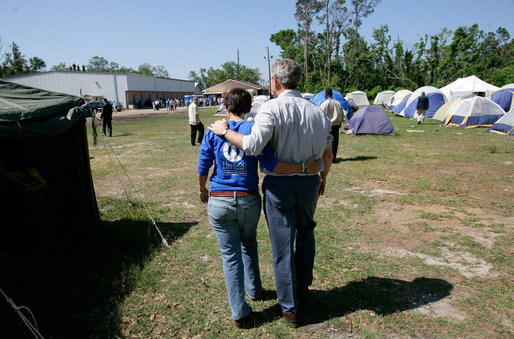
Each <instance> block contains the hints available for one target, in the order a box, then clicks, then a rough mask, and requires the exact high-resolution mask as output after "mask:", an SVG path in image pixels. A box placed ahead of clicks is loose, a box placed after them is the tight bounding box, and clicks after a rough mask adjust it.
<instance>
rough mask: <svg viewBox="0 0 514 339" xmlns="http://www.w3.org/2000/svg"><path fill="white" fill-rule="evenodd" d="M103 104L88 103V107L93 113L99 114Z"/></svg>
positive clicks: (99, 102)
mask: <svg viewBox="0 0 514 339" xmlns="http://www.w3.org/2000/svg"><path fill="white" fill-rule="evenodd" d="M102 106H103V103H102V102H101V101H90V102H89V107H90V108H91V110H92V111H93V112H100V111H101V110H102Z"/></svg>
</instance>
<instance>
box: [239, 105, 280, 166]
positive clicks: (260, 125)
mask: <svg viewBox="0 0 514 339" xmlns="http://www.w3.org/2000/svg"><path fill="white" fill-rule="evenodd" d="M273 130H274V123H273V118H272V116H271V113H269V112H266V111H263V110H262V109H261V111H260V112H259V113H258V114H257V115H256V116H255V125H254V126H253V127H252V132H251V133H250V134H248V135H245V136H244V137H243V151H245V153H246V154H248V155H253V156H257V155H259V154H260V153H262V151H263V149H264V147H265V146H266V145H267V144H268V142H269V141H270V139H271V136H272V135H273Z"/></svg>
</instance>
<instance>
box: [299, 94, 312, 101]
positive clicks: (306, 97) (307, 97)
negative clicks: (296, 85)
mask: <svg viewBox="0 0 514 339" xmlns="http://www.w3.org/2000/svg"><path fill="white" fill-rule="evenodd" d="M302 97H304V98H305V99H308V100H311V101H312V99H314V94H312V93H302Z"/></svg>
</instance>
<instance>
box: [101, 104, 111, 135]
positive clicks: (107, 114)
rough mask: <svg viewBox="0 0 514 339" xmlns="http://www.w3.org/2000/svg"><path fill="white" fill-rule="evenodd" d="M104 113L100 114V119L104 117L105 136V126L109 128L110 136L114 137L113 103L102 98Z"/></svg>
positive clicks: (103, 129) (103, 130) (103, 128)
mask: <svg viewBox="0 0 514 339" xmlns="http://www.w3.org/2000/svg"><path fill="white" fill-rule="evenodd" d="M102 103H103V106H102V114H100V119H102V123H103V124H102V132H103V134H104V135H105V136H107V134H105V127H107V128H108V129H109V136H110V137H112V105H111V104H110V103H109V102H108V101H107V99H105V98H103V99H102Z"/></svg>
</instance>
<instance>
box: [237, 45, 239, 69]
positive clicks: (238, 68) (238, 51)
mask: <svg viewBox="0 0 514 339" xmlns="http://www.w3.org/2000/svg"><path fill="white" fill-rule="evenodd" d="M237 69H238V70H239V48H238V49H237Z"/></svg>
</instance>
